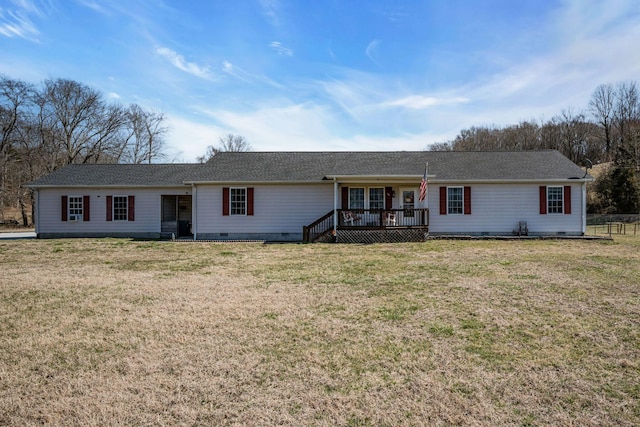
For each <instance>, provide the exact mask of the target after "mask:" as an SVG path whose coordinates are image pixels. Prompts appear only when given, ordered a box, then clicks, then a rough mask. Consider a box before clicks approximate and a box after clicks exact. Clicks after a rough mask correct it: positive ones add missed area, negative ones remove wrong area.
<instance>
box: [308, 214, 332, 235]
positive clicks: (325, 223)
mask: <svg viewBox="0 0 640 427" xmlns="http://www.w3.org/2000/svg"><path fill="white" fill-rule="evenodd" d="M332 230H333V211H329V212H327V213H326V214H324V215H323V216H321V217H320V218H318V219H317V220H315V221H314V222H312V223H311V224H309V225H305V226H304V227H302V241H303V242H304V243H311V242H313V241H315V240H316V239H317V238H318V237H320V236H322V235H323V234H327V233H330V232H331V231H332Z"/></svg>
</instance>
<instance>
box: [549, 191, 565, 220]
mask: <svg viewBox="0 0 640 427" xmlns="http://www.w3.org/2000/svg"><path fill="white" fill-rule="evenodd" d="M563 192H564V188H563V187H547V213H550V214H561V213H563V206H564V201H563V197H562V196H563Z"/></svg>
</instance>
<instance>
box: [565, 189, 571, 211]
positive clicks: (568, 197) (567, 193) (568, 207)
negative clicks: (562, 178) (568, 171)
mask: <svg viewBox="0 0 640 427" xmlns="http://www.w3.org/2000/svg"><path fill="white" fill-rule="evenodd" d="M564 213H565V215H570V214H571V186H570V185H565V186H564Z"/></svg>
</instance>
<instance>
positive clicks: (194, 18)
mask: <svg viewBox="0 0 640 427" xmlns="http://www.w3.org/2000/svg"><path fill="white" fill-rule="evenodd" d="M639 41H640V1H637V0H603V1H595V0H522V1H517V0H488V1H484V0H476V1H472V0H465V1H463V0H422V1H419V0H369V1H365V0H362V1H356V0H352V1H349V0H317V1H311V0H210V1H197V0H189V1H187V0H181V1H179V0H164V1H161V0H122V1H121V0H113V1H99V0H0V73H2V74H4V75H7V76H9V77H12V78H17V79H21V80H25V81H29V82H33V83H38V82H41V81H42V80H44V79H47V78H58V77H62V78H69V79H73V80H76V81H79V82H82V83H85V84H88V85H90V86H92V87H94V88H96V89H98V90H100V91H101V92H103V93H104V95H105V96H106V97H107V98H109V99H110V100H111V101H113V102H120V103H122V104H125V105H126V104H129V103H138V104H140V105H141V106H143V107H145V108H149V109H154V110H156V111H162V112H164V113H165V114H166V116H167V118H168V121H167V123H168V125H169V126H170V129H171V130H170V133H169V134H168V136H167V143H168V145H169V147H170V149H171V153H172V158H173V159H174V160H179V161H194V160H195V158H196V156H198V155H202V154H204V153H205V150H206V147H207V146H208V145H216V144H217V142H218V137H220V136H223V135H225V134H227V133H234V134H239V135H242V136H244V137H245V138H246V139H247V141H248V142H249V143H250V144H251V145H252V146H253V149H254V150H256V151H284V150H302V151H324V150H337V151H342V150H368V151H373V150H422V149H425V148H427V147H428V146H429V144H431V143H434V142H442V141H446V140H450V139H452V138H454V137H455V136H456V135H457V134H458V132H459V131H460V130H461V129H464V128H469V127H471V126H482V125H498V126H501V125H507V124H514V123H517V122H519V121H521V120H536V121H539V120H548V119H550V118H551V117H553V116H554V115H558V114H560V113H561V111H562V110H563V109H571V110H572V111H574V112H580V111H581V110H583V109H585V108H586V107H587V103H588V100H589V97H590V96H591V93H592V92H593V90H594V89H595V87H596V86H597V85H599V84H602V83H616V82H619V81H629V80H632V81H638V80H640V48H638V43H639Z"/></svg>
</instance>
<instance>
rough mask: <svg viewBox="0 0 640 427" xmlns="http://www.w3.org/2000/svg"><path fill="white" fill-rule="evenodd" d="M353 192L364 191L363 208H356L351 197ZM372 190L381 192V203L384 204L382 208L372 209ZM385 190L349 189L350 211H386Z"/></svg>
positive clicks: (370, 188)
mask: <svg viewBox="0 0 640 427" xmlns="http://www.w3.org/2000/svg"><path fill="white" fill-rule="evenodd" d="M351 190H361V191H362V206H354V205H353V202H354V199H353V198H352V197H351V195H352V193H351ZM371 190H381V192H380V193H381V195H382V199H381V200H380V201H379V202H380V203H382V207H379V208H372V207H371ZM384 191H385V188H384V187H349V209H354V210H357V209H375V210H384V208H385V207H384V204H385V193H384Z"/></svg>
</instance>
